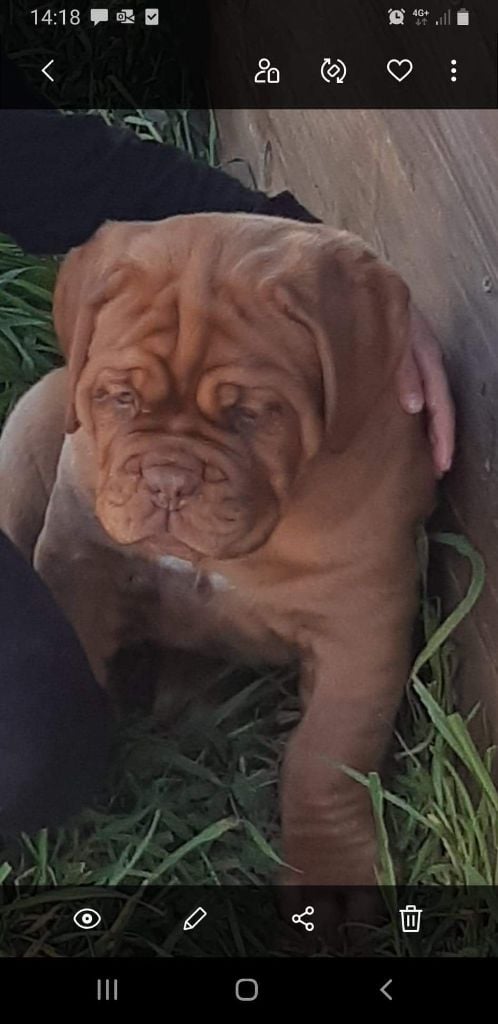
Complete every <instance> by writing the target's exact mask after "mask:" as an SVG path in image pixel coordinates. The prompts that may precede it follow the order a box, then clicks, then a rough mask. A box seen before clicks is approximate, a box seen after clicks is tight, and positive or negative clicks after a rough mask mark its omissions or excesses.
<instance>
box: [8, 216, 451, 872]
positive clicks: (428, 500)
mask: <svg viewBox="0 0 498 1024" xmlns="http://www.w3.org/2000/svg"><path fill="white" fill-rule="evenodd" d="M408 307H409V294H408V290H407V288H406V286H405V285H404V284H403V282H402V281H401V280H400V278H399V277H398V275H397V274H396V273H395V272H394V271H393V270H392V269H390V268H388V267H386V266H385V265H383V264H382V263H381V262H380V261H379V260H378V259H376V258H375V256H374V255H373V254H372V253H371V252H369V251H368V249H367V248H366V247H365V245H364V244H363V243H362V242H361V241H360V240H359V239H356V238H354V237H352V236H350V235H348V234H346V233H344V232H338V231H335V230H332V229H330V228H327V227H323V226H319V225H312V226H310V225H303V224H298V223H293V222H289V221H283V220H278V219H272V218H268V217H258V216H251V215H239V214H224V215H217V214H199V215H195V216H180V217H176V218H173V219H171V220H168V221H165V222H160V223H154V224H148V223H139V224H109V225H107V226H105V227H104V228H102V229H101V230H100V231H99V232H98V233H97V235H96V236H95V237H94V238H93V240H92V241H91V242H90V243H88V244H87V245H85V246H83V247H82V248H81V249H78V250H74V251H73V252H72V253H71V254H70V255H69V257H68V258H67V260H66V261H65V263H64V265H63V268H62V270H61V273H60V276H59V281H58V285H57V290H56V296H55V322H56V328H57V333H58V336H59V339H60V344H61V347H62V350H63V352H64V354H65V356H66V359H67V363H68V371H67V386H64V387H61V374H65V371H59V372H58V373H57V374H55V375H54V376H53V377H52V384H49V385H47V384H46V383H45V384H43V383H42V384H41V385H37V387H36V388H34V389H33V390H32V392H30V394H29V395H28V396H27V397H25V398H24V400H23V402H22V403H20V405H19V407H18V410H16V412H15V413H14V416H13V417H12V419H11V421H10V425H9V428H8V435H5V437H4V439H3V441H2V444H1V445H0V487H1V486H4V484H3V481H5V480H6V479H8V478H9V477H10V500H9V516H8V522H6V518H5V515H3V513H2V515H3V522H2V521H1V517H0V526H1V525H4V526H6V527H7V530H8V532H9V533H10V535H11V536H12V537H13V539H14V540H16V539H17V540H18V542H22V544H23V546H24V550H26V552H27V554H29V549H30V544H31V543H34V542H35V538H33V539H32V542H28V543H26V537H25V532H26V531H25V526H24V527H23V529H24V535H23V538H22V541H19V538H18V537H16V526H15V521H16V513H15V508H14V512H13V507H15V503H16V488H17V489H18V494H19V505H18V518H19V522H21V520H23V505H24V503H25V502H26V500H27V498H26V474H25V472H24V471H23V475H24V478H25V479H24V485H23V488H22V489H19V487H18V482H17V481H16V478H15V474H13V472H12V470H13V462H12V457H13V456H12V452H13V450H14V448H15V446H16V445H17V448H18V449H19V448H21V449H22V448H23V444H24V442H26V436H27V432H28V431H27V426H26V425H27V424H28V423H31V424H32V422H33V412H32V410H33V407H34V403H35V401H38V402H39V399H38V398H37V397H36V396H37V394H38V392H37V389H39V388H40V387H44V386H45V388H46V390H47V392H48V391H49V390H50V388H52V389H53V391H54V393H55V391H57V394H56V395H55V405H56V406H57V410H58V411H57V412H56V413H54V411H53V409H52V412H51V413H50V416H51V417H52V420H51V421H50V420H49V419H48V418H47V419H46V421H44V415H43V414H42V413H41V411H40V409H39V408H38V409H37V412H36V422H37V424H38V433H37V434H35V433H34V432H33V430H32V429H31V428H30V429H31V434H30V441H29V444H31V446H34V447H35V448H36V447H37V446H38V447H42V448H45V447H47V446H48V447H50V445H52V446H53V438H54V429H56V428H54V426H53V423H54V417H55V420H56V421H57V423H59V421H60V416H61V413H62V398H61V396H62V394H63V391H64V390H65V391H66V396H65V398H66V399H67V419H66V430H67V437H66V439H65V441H64V444H63V446H62V449H61V453H60V458H59V460H58V466H57V475H56V478H55V479H54V481H53V486H52V489H51V494H50V498H49V500H48V505H47V507H46V508H45V507H43V509H42V510H41V512H40V510H39V509H38V511H37V514H36V517H35V519H36V521H38V520H39V518H40V515H41V516H42V518H43V519H44V523H43V529H42V530H41V533H40V535H39V537H38V538H37V539H36V548H35V553H34V564H35V566H36V568H37V569H38V570H39V572H40V573H41V574H42V576H43V577H44V578H45V579H46V581H47V583H48V584H49V586H50V587H51V589H52V591H53V592H54V594H55V596H56V598H57V600H58V601H59V603H60V605H61V607H62V608H63V609H64V611H65V612H66V613H67V615H68V616H69V617H70V619H71V620H72V621H73V623H74V625H75V626H76V629H77V630H78V632H79V635H80V637H81V640H82V642H83V644H84V646H85V649H86V651H87V653H88V656H89V658H90V661H91V663H92V665H93V668H94V671H95V673H96V675H97V676H98V678H99V679H100V680H101V681H102V683H103V684H105V682H106V664H107V661H108V659H109V658H110V656H111V655H113V653H115V651H116V650H117V648H118V647H119V646H120V644H122V642H123V639H124V638H126V639H127V640H130V638H131V637H132V636H133V637H134V638H136V639H151V640H153V641H159V642H160V643H161V644H163V645H164V646H166V647H177V648H183V649H184V650H185V649H187V650H189V649H190V650H195V651H197V652H198V651H201V652H205V653H207V654H215V655H219V654H223V653H228V654H229V655H230V656H231V657H232V658H233V657H234V656H235V657H237V658H239V659H241V660H245V661H255V660H261V661H266V662H271V661H281V660H283V659H286V658H289V657H295V656H296V654H297V655H298V656H299V658H300V660H301V666H302V672H301V699H302V709H303V717H302V722H301V724H300V726H299V727H298V729H297V730H296V731H295V733H294V735H293V736H292V738H291V740H290V743H289V746H288V750H287V756H286V760H285V765H284V770H283V780H282V829H283V856H284V859H285V861H286V862H287V863H288V864H289V865H291V866H292V870H289V872H288V873H287V875H286V877H285V881H290V882H295V883H297V884H302V885H316V884H330V885H370V884H373V883H374V882H375V858H376V844H375V832H374V824H373V820H372V814H371V809H370V804H369V797H368V794H367V793H366V791H365V789H364V788H363V787H362V786H361V785H359V784H357V783H355V782H353V781H352V780H351V779H350V778H349V777H348V776H347V775H346V774H345V773H344V772H343V771H342V770H341V767H340V766H341V765H343V764H346V765H349V766H351V767H353V768H355V769H357V770H359V771H361V772H368V771H372V770H377V769H379V768H380V767H381V765H382V761H383V758H384V755H385V752H386V748H387V746H388V744H389V739H390V736H391V731H392V725H393V720H394V716H395V714H396V710H397V708H398V705H399V702H400V699H401V696H402V693H403V687H404V684H405V682H406V679H407V673H408V668H409V657H410V635H411V627H412V621H413V617H414V613H415V611H416V606H417V565H416V557H415V544H414V537H415V529H416V525H417V523H418V521H419V520H420V519H422V518H423V517H425V515H426V514H427V513H428V512H429V511H430V508H431V505H432V502H433V493H434V475H433V468H432V460H431V454H430V450H429V444H428V442H427V440H426V438H425V434H424V430H423V425H422V422H421V419H420V417H412V416H409V415H407V414H405V413H404V412H402V410H401V409H400V406H399V402H398V398H397V394H396V390H395V373H396V370H397V368H398V366H399V364H400V361H401V359H402V357H403V354H404V353H405V351H406V347H407V345H408ZM55 381H57V383H55ZM44 401H45V403H46V406H47V408H46V414H47V417H48V416H49V409H48V404H49V401H50V399H49V397H45V399H44ZM44 422H46V423H47V424H49V423H51V425H49V426H47V427H46V428H44ZM57 429H59V430H60V425H59V427H58V428H57ZM26 443H28V442H26ZM24 447H25V444H24ZM36 460H37V456H36V453H33V452H31V455H30V464H31V465H33V464H35V463H36ZM52 461H53V460H52ZM17 476H19V473H17ZM30 486H31V485H28V490H29V487H30ZM35 491H36V495H37V496H36V501H37V502H38V503H39V502H40V501H41V502H42V504H43V498H41V497H40V490H39V488H38V490H36V486H35V485H34V484H33V486H32V493H33V494H35ZM33 501H35V497H34V498H33ZM61 685H63V681H61Z"/></svg>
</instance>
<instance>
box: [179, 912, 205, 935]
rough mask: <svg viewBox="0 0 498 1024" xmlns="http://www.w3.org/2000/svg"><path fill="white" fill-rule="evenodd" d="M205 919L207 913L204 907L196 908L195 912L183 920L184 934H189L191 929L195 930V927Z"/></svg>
mask: <svg viewBox="0 0 498 1024" xmlns="http://www.w3.org/2000/svg"><path fill="white" fill-rule="evenodd" d="M205 917H207V911H206V910H204V907H197V908H196V909H195V910H193V911H192V913H191V914H189V916H188V917H186V918H185V920H184V922H183V930H184V932H191V931H192V929H193V928H197V925H198V924H200V923H201V921H203V920H204V918H205Z"/></svg>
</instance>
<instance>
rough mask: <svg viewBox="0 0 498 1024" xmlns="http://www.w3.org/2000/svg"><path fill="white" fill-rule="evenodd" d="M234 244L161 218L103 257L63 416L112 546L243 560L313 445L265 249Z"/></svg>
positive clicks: (301, 361)
mask: <svg viewBox="0 0 498 1024" xmlns="http://www.w3.org/2000/svg"><path fill="white" fill-rule="evenodd" d="M196 220H199V221H200V222H199V223H197V224H196V223H195V221H196ZM211 220H212V218H211ZM227 220H230V218H227ZM258 220H259V218H258ZM265 226H266V225H265ZM229 227H230V228H231V230H229ZM244 227H245V225H242V228H244ZM116 228H117V229H118V231H119V226H116ZM107 230H110V231H111V232H112V230H113V229H112V228H110V229H107ZM243 234H244V232H243V231H242V232H240V226H239V234H238V235H237V231H236V230H235V231H234V228H233V227H232V226H231V225H230V226H229V224H225V223H224V218H223V217H217V218H214V224H213V223H211V224H210V223H205V221H204V218H199V219H198V218H193V217H190V218H188V217H185V218H175V220H173V221H171V222H169V223H165V224H163V225H161V226H160V227H159V226H154V227H147V228H144V227H142V229H141V230H138V231H137V232H136V234H135V235H133V234H132V235H131V236H130V237H129V240H128V244H127V246H126V252H125V254H124V255H123V253H122V252H120V250H119V248H118V249H117V254H118V255H119V266H118V268H117V270H116V271H115V274H114V278H113V280H112V281H111V283H110V285H109V290H108V291H107V293H106V294H105V295H104V299H103V301H101V302H100V303H99V306H98V308H97V310H96V313H95V317H94V320H93V323H92V335H91V341H90V344H89V347H88V352H87V356H86V363H85V365H84V367H83V369H82V371H81V373H80V375H79V378H78V380H77V383H76V389H75V408H76V415H77V419H78V421H79V423H80V424H81V427H82V429H83V430H84V431H86V432H88V433H89V434H91V435H92V437H93V438H94V442H95V447H96V453H97V460H98V476H97V494H96V511H97V515H98V517H99V519H100V521H101V523H102V525H103V526H104V528H105V529H106V531H107V532H108V533H109V534H110V536H111V537H112V538H113V539H114V540H115V541H117V542H118V543H120V544H142V545H143V546H144V547H146V548H147V550H148V551H153V552H154V553H157V554H161V555H167V554H180V555H183V556H184V557H189V556H190V553H194V554H198V555H199V554H200V555H204V556H209V557H214V558H221V559H222V558H234V557H237V556H238V555H240V554H242V553H246V552H248V551H251V550H254V549H255V548H257V547H259V546H260V545H262V544H263V543H264V541H265V540H266V539H267V537H268V536H269V534H270V533H271V531H272V530H273V529H274V527H275V526H276V524H277V523H278V521H279V518H280V516H281V514H282V510H283V508H284V506H285V501H286V498H287V496H288V494H289V491H290V490H291V488H292V485H293V483H294V480H295V478H296V475H297V473H298V472H299V470H300V468H301V467H302V465H303V463H304V462H305V461H306V460H307V459H309V458H310V457H311V456H312V455H313V454H314V453H315V452H316V450H317V447H318V445H319V442H320V438H321V433H322V420H321V406H322V394H321V373H320V363H319V359H318V357H317V355H316V353H315V351H314V349H313V346H311V345H310V340H309V336H308V332H307V330H306V328H305V327H303V325H300V324H296V323H291V322H289V321H288V320H287V318H286V317H285V316H284V315H283V314H282V311H281V309H279V307H278V304H277V302H276V301H275V296H274V294H273V286H272V284H271V279H272V275H273V273H274V263H273V260H274V259H275V258H278V253H276V252H275V251H274V248H275V247H274V244H272V245H271V246H270V249H269V250H268V248H267V244H268V239H267V236H266V233H265V236H264V237H263V239H262V240H259V239H258V238H256V239H254V237H253V236H252V233H251V237H246V238H244V237H242V236H243ZM255 242H256V244H255ZM258 242H259V244H258ZM262 242H263V244H261V243H262ZM277 248H278V246H277ZM82 251H83V250H82ZM75 272H76V270H75Z"/></svg>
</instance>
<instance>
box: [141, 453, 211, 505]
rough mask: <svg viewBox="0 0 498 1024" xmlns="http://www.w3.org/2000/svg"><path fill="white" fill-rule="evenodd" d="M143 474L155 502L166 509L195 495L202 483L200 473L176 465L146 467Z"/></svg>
mask: <svg viewBox="0 0 498 1024" xmlns="http://www.w3.org/2000/svg"><path fill="white" fill-rule="evenodd" d="M142 472H143V476H144V479H145V482H146V484H147V486H148V487H149V489H150V490H151V492H152V494H153V496H154V501H155V502H156V503H157V504H158V505H161V506H164V507H165V508H167V507H169V508H172V507H173V508H174V507H175V506H177V505H178V502H179V501H180V500H181V499H182V498H187V497H189V496H190V495H191V494H194V492H195V491H196V490H197V488H198V486H199V483H200V475H199V473H196V472H195V470H193V469H189V468H187V467H186V466H177V465H176V463H168V464H167V465H162V466H145V467H144V468H143V470H142Z"/></svg>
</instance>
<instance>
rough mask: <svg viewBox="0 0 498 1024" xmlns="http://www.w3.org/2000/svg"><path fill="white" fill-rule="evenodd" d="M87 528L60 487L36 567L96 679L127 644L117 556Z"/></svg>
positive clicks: (101, 677) (38, 547)
mask: <svg viewBox="0 0 498 1024" xmlns="http://www.w3.org/2000/svg"><path fill="white" fill-rule="evenodd" d="M86 527H87V523H86V521H85V517H84V516H82V513H81V509H80V508H79V506H78V502H77V500H76V499H75V496H74V494H73V492H71V491H68V490H67V489H66V490H65V489H64V488H63V487H61V486H59V485H58V484H56V486H55V488H54V491H53V492H52V497H51V499H50V502H49V505H48V509H47V514H46V517H45V523H44V526H43V530H42V532H41V534H40V537H39V540H38V543H37V545H36V548H35V554H34V567H35V569H36V570H37V572H39V573H40V576H41V577H42V579H44V580H45V583H46V584H47V586H48V587H49V589H50V590H51V592H52V594H53V596H54V598H55V600H56V601H57V604H58V605H59V607H60V608H61V610H62V611H63V612H64V614H65V615H66V617H67V618H68V619H69V621H70V622H71V624H72V625H73V627H74V629H75V630H76V633H77V634H78V637H79V639H80V642H81V644H82V646H83V649H84V651H85V653H86V656H87V658H88V660H89V662H90V665H91V668H92V670H93V673H94V675H95V678H96V679H97V680H98V682H99V683H101V684H102V685H106V684H107V665H108V662H109V661H110V659H111V658H112V657H113V655H115V654H116V652H117V650H118V648H119V646H120V645H121V643H122V637H123V632H124V626H125V622H124V616H123V610H122V605H121V594H120V588H119V583H118V580H119V578H120V574H119V566H118V565H117V561H118V556H117V555H116V554H115V553H114V552H113V551H112V550H110V549H108V548H106V547H105V546H104V545H103V544H102V545H99V544H97V543H94V542H93V540H91V539H87V538H86V536H85V528H86Z"/></svg>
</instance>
